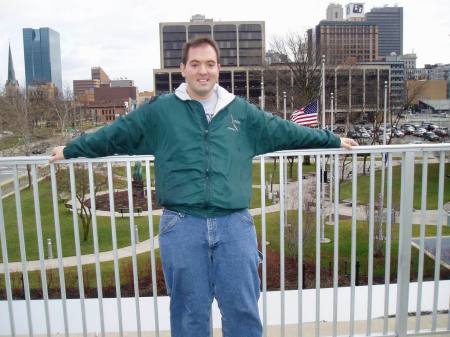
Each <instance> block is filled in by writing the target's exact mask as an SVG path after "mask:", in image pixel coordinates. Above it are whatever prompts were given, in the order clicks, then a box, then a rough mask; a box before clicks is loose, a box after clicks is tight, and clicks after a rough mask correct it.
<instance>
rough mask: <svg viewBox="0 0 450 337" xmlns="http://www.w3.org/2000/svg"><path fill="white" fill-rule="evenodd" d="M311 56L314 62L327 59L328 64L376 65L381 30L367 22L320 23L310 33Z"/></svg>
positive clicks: (309, 48)
mask: <svg viewBox="0 0 450 337" xmlns="http://www.w3.org/2000/svg"><path fill="white" fill-rule="evenodd" d="M308 52H309V55H310V57H309V58H310V59H311V60H314V59H318V58H319V57H320V56H321V55H325V60H326V63H327V64H335V65H339V64H344V63H346V62H347V60H349V59H356V61H357V62H373V61H377V60H378V59H379V58H378V27H377V26H376V25H375V24H370V23H367V22H355V21H325V20H324V21H321V22H320V23H319V24H318V25H317V26H316V27H315V28H314V29H309V30H308Z"/></svg>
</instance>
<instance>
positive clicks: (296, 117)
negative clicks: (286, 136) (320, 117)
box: [291, 99, 319, 126]
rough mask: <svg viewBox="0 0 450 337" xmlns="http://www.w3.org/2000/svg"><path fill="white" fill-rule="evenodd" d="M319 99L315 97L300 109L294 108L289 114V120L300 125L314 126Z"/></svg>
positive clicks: (316, 122) (316, 123)
mask: <svg viewBox="0 0 450 337" xmlns="http://www.w3.org/2000/svg"><path fill="white" fill-rule="evenodd" d="M318 110H319V100H318V99H316V100H314V101H312V102H311V103H309V104H308V105H306V106H304V107H303V108H301V109H300V110H295V111H294V112H293V113H292V115H291V121H292V122H294V123H297V124H300V125H307V126H316V125H318V124H319V123H318V121H317V112H318Z"/></svg>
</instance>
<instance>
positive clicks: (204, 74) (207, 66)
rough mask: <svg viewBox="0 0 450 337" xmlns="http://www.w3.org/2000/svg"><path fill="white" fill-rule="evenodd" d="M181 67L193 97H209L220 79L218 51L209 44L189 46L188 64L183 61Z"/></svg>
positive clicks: (190, 94) (189, 92)
mask: <svg viewBox="0 0 450 337" xmlns="http://www.w3.org/2000/svg"><path fill="white" fill-rule="evenodd" d="M180 69H181V74H182V75H183V77H184V78H185V80H186V83H187V90H188V94H189V96H191V98H193V99H205V98H208V97H209V95H211V93H212V90H213V88H214V85H215V84H216V83H217V82H218V80H219V71H220V65H219V64H218V63H217V55H216V51H215V50H214V48H213V47H211V46H210V45H209V44H203V45H200V46H197V47H191V48H189V52H188V58H187V61H186V64H183V63H181V64H180Z"/></svg>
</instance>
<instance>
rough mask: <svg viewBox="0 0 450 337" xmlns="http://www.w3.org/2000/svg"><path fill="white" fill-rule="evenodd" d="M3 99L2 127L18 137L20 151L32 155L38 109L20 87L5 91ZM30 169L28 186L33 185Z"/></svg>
mask: <svg viewBox="0 0 450 337" xmlns="http://www.w3.org/2000/svg"><path fill="white" fill-rule="evenodd" d="M1 100H2V102H1V109H0V111H1V112H0V115H2V127H4V128H5V130H8V131H10V132H12V133H13V134H14V136H16V137H17V138H18V144H17V145H20V153H21V154H24V155H26V156H28V155H30V154H31V148H32V142H33V139H34V136H35V127H34V126H35V123H36V120H37V117H36V110H35V109H33V107H32V105H31V101H30V100H29V99H28V97H27V96H26V95H25V91H24V90H23V89H20V88H17V90H9V91H5V92H4V94H3V95H2V99H1ZM16 150H17V148H16ZM30 171H31V168H30V166H29V165H27V173H28V186H31V172H30Z"/></svg>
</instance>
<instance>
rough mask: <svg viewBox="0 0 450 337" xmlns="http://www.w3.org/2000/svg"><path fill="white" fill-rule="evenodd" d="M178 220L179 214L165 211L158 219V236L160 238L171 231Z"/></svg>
mask: <svg viewBox="0 0 450 337" xmlns="http://www.w3.org/2000/svg"><path fill="white" fill-rule="evenodd" d="M179 219H180V213H178V212H174V211H170V210H166V209H165V210H164V212H163V214H162V215H161V218H160V219H159V235H160V236H161V235H163V234H165V233H167V232H169V231H171V230H172V229H173V228H174V227H175V225H176V223H177V222H178V220H179Z"/></svg>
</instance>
